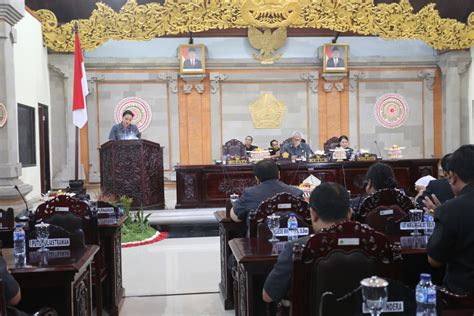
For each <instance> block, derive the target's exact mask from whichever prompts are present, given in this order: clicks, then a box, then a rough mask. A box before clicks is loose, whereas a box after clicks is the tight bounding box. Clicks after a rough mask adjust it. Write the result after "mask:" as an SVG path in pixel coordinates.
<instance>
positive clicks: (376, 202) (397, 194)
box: [356, 189, 415, 223]
mask: <svg viewBox="0 0 474 316" xmlns="http://www.w3.org/2000/svg"><path fill="white" fill-rule="evenodd" d="M379 206H382V207H386V208H387V209H390V208H391V207H394V206H398V208H399V209H400V210H401V211H403V212H404V213H405V215H406V214H408V211H409V210H410V209H413V208H415V205H414V204H413V202H412V200H411V199H410V198H409V197H408V196H407V195H405V193H403V192H402V191H400V190H398V189H381V190H378V191H377V192H375V193H374V194H372V195H369V196H368V197H367V198H366V199H365V200H364V201H363V202H362V204H361V206H360V208H359V212H358V214H357V215H356V219H357V220H358V221H360V222H362V223H365V222H366V220H367V215H368V214H369V213H370V212H371V211H372V210H375V209H376V208H377V207H379ZM401 215H402V214H400V215H399V216H401ZM398 219H399V218H398Z"/></svg>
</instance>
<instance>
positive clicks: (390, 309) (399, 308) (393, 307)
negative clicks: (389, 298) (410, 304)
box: [362, 301, 405, 314]
mask: <svg viewBox="0 0 474 316" xmlns="http://www.w3.org/2000/svg"><path fill="white" fill-rule="evenodd" d="M404 311H405V306H404V305H403V301H393V302H387V304H386V305H385V307H384V308H383V310H382V313H403V312H404ZM362 313H364V314H370V311H369V310H368V309H367V307H366V306H365V304H364V303H362Z"/></svg>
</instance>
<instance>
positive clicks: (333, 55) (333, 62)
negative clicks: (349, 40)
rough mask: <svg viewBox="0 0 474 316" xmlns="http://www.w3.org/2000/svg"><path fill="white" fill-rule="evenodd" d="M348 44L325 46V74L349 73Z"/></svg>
mask: <svg viewBox="0 0 474 316" xmlns="http://www.w3.org/2000/svg"><path fill="white" fill-rule="evenodd" d="M348 51H349V45H348V44H324V47H323V72H347V56H348Z"/></svg>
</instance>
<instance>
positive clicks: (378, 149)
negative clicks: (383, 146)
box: [374, 140, 383, 159]
mask: <svg viewBox="0 0 474 316" xmlns="http://www.w3.org/2000/svg"><path fill="white" fill-rule="evenodd" d="M374 143H375V146H376V147H377V152H378V154H379V157H380V159H382V158H383V156H382V153H381V152H380V148H379V144H377V141H376V140H374ZM379 157H377V158H379Z"/></svg>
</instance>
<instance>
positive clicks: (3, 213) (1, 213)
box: [0, 207, 15, 228]
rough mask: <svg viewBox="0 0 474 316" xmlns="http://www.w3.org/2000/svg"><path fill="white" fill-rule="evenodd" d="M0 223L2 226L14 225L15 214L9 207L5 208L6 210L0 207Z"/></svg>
mask: <svg viewBox="0 0 474 316" xmlns="http://www.w3.org/2000/svg"><path fill="white" fill-rule="evenodd" d="M0 225H1V227H3V228H13V227H15V215H14V212H13V209H12V208H11V207H9V208H7V210H4V209H1V208H0Z"/></svg>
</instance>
